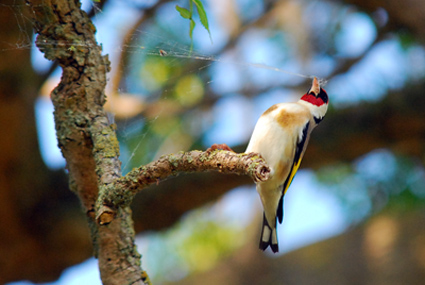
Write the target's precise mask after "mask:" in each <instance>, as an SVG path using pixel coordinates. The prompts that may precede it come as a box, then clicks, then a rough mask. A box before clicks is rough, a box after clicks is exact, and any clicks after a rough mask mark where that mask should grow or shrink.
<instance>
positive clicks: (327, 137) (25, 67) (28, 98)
mask: <svg viewBox="0 0 425 285" xmlns="http://www.w3.org/2000/svg"><path fill="white" fill-rule="evenodd" d="M17 3H18V5H20V4H19V2H15V1H10V4H11V5H12V6H13V5H16V4H17ZM348 3H353V4H355V5H358V6H357V7H361V8H362V9H364V10H366V11H368V12H374V11H376V9H377V8H378V7H384V8H385V9H386V10H387V11H388V13H389V15H390V24H391V25H390V27H388V30H390V29H392V28H397V29H405V30H406V31H410V32H412V33H413V34H414V35H415V36H417V37H418V39H421V38H423V35H425V33H424V32H423V30H424V27H425V25H423V24H422V23H421V19H423V17H422V16H421V15H423V13H424V12H423V11H424V8H423V1H412V2H409V3H411V4H405V3H404V2H403V9H399V8H397V7H395V6H394V4H396V3H398V2H397V1H395V0H392V1H348ZM2 4H4V5H8V4H7V2H2ZM22 5H23V3H22ZM389 5H392V7H395V8H390V7H389ZM12 6H11V7H12ZM3 7H4V6H2V8H3ZM411 9H413V11H411ZM0 11H1V12H2V17H0V19H1V21H2V23H3V24H2V25H1V27H3V28H2V29H0V31H1V35H0V36H1V39H2V41H1V42H0V45H1V44H4V43H7V44H10V43H12V44H13V43H17V42H18V40H17V37H19V36H21V35H22V30H19V29H22V28H24V29H26V28H28V26H25V25H20V26H19V27H18V26H17V25H13V24H12V23H14V22H15V19H14V17H15V14H14V13H12V12H11V9H0ZM409 11H411V12H409ZM403 14H404V15H405V16H406V15H407V16H408V17H409V19H407V20H406V19H405V17H404V16H403ZM413 15H416V16H413ZM414 31H416V32H414ZM27 32H28V33H30V31H29V30H28V31H27ZM13 37H16V38H13ZM74 47H77V45H74ZM3 48H7V51H4V50H3ZM70 48H71V47H70ZM72 49H73V48H71V50H72ZM71 50H70V51H71ZM29 52H30V50H29V49H20V48H18V46H13V47H12V48H10V47H9V46H7V47H3V46H2V52H1V53H0V57H1V60H0V69H1V75H2V76H0V81H1V84H0V86H1V90H2V91H1V94H0V100H1V104H0V108H1V109H0V116H1V118H2V122H4V123H2V124H1V127H0V128H1V130H2V133H3V134H6V135H5V136H3V139H2V140H0V146H1V147H0V156H1V159H0V165H1V169H0V175H1V178H0V197H1V199H0V203H1V204H0V221H1V224H2V227H1V229H0V239H1V240H2V241H4V242H2V243H1V244H0V252H1V253H2V254H1V255H0V283H4V282H7V281H13V280H17V279H30V280H34V281H40V282H42V281H47V280H53V279H54V278H57V276H58V275H59V274H60V272H61V271H62V270H63V269H64V268H66V267H68V266H70V265H72V264H76V263H79V262H81V261H82V260H83V259H85V258H87V257H89V256H90V255H91V246H90V243H89V242H88V238H87V234H88V233H87V229H86V227H87V226H86V221H85V219H84V217H83V216H81V215H79V213H78V211H79V205H78V201H77V199H75V197H74V196H73V195H72V194H70V192H69V191H68V190H67V189H65V185H64V183H63V182H64V179H63V177H64V175H63V172H61V171H58V172H55V173H53V172H49V171H48V170H47V169H46V168H45V166H44V164H43V163H42V161H41V158H40V155H39V151H38V147H37V140H36V132H35V122H34V117H33V103H34V99H35V97H36V95H37V89H38V86H39V82H36V83H35V84H34V80H36V76H35V74H34V73H33V71H32V69H31V66H30V61H29ZM420 90H423V86H416V87H415V88H412V89H409V90H406V91H405V92H403V94H395V97H394V96H392V97H391V96H390V98H392V99H389V100H387V101H386V102H387V103H386V105H384V106H379V104H367V105H366V106H365V107H364V106H357V107H353V108H349V109H346V110H339V111H337V112H335V113H332V114H329V116H327V118H326V120H325V121H324V122H323V123H322V124H321V126H320V127H318V128H317V129H316V130H315V132H314V134H313V137H312V141H311V142H310V145H309V148H308V150H307V154H306V156H305V158H304V161H303V163H302V165H303V167H312V168H317V167H320V166H321V165H324V164H330V163H335V162H340V161H343V162H350V161H352V160H353V159H356V158H357V157H358V156H361V155H362V154H364V153H367V152H368V151H371V150H373V149H374V148H376V147H379V148H382V147H384V148H389V149H392V150H394V151H396V152H398V153H404V152H406V153H408V154H411V155H415V156H419V157H421V159H422V160H423V159H424V155H423V145H424V144H423V137H424V134H425V127H424V126H423V122H424V119H423V116H421V113H420V112H418V111H417V110H415V111H414V112H413V114H414V116H413V117H412V118H411V117H410V114H409V111H408V110H409V109H410V108H411V107H412V106H413V107H414V108H415V107H416V109H418V108H419V107H420V106H424V101H423V99H422V98H421V97H420V96H417V95H418V94H417V93H419V91H420ZM411 94H412V96H411ZM397 98H398V99H397ZM400 101H401V104H399V103H400ZM400 106H402V107H400ZM388 110H391V111H388ZM360 118H361V119H360ZM373 120H376V122H375V121H373ZM5 122H7V123H5ZM403 122H408V124H404V123H403ZM393 123H394V124H393ZM362 125H367V126H369V128H368V130H367V131H363V130H362V128H361V126H362ZM373 126H375V128H373ZM406 126H407V127H408V128H406ZM339 129H342V130H344V131H345V134H347V135H348V136H349V137H351V138H352V139H345V138H344V137H342V136H339V135H338V132H337V131H336V130H339ZM350 130H353V132H352V133H351V132H350ZM356 134H357V135H359V136H356ZM23 136H24V139H22V138H23ZM353 138H354V139H353ZM331 146H332V147H331ZM241 151H243V147H242V148H241ZM246 184H252V180H250V179H249V178H247V177H245V176H234V175H228V176H226V175H220V174H216V173H196V174H190V175H179V176H178V177H176V178H173V179H169V180H166V181H164V182H161V183H160V184H159V185H158V186H157V185H151V186H150V187H148V188H147V189H145V190H144V191H143V192H142V193H140V194H139V195H137V196H136V198H135V201H134V204H135V207H134V212H133V215H134V218H135V228H136V231H137V232H138V231H143V230H150V229H157V230H158V229H163V228H167V227H169V226H171V225H172V224H173V223H174V222H176V221H177V220H178V219H179V217H180V216H181V215H182V214H183V213H185V212H186V211H187V210H190V209H193V208H195V207H198V206H200V205H203V204H205V203H206V202H208V201H213V200H214V199H217V198H218V197H219V196H220V195H222V194H223V193H225V192H227V191H228V190H230V189H233V188H234V187H237V186H239V185H246ZM199 189H202V190H203V191H199ZM28 197H31V199H28ZM165 197H166V198H167V199H164V198H165ZM182 197H191V199H190V200H187V199H186V200H185V199H182ZM165 200H167V201H168V202H167V207H162V208H163V209H166V210H165V211H158V209H159V208H160V207H161V206H163V203H164V201H165ZM174 201H175V203H173V202H174ZM158 205H159V206H158ZM153 216H155V218H156V219H155V220H154V219H153V218H152V217H153ZM58 252H60V254H58ZM22 264H25V266H22Z"/></svg>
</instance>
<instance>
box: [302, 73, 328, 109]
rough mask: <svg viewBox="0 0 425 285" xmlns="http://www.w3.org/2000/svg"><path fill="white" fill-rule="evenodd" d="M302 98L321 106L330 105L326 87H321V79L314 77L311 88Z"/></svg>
mask: <svg viewBox="0 0 425 285" xmlns="http://www.w3.org/2000/svg"><path fill="white" fill-rule="evenodd" d="M301 100H303V101H306V102H308V103H310V104H313V105H314V106H317V107H321V106H323V105H328V94H327V93H326V91H325V89H323V88H321V87H320V84H319V81H318V80H317V78H316V77H314V79H313V84H312V85H311V88H310V90H309V91H308V92H307V93H306V94H304V95H303V96H302V97H301Z"/></svg>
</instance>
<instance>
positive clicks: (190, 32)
mask: <svg viewBox="0 0 425 285" xmlns="http://www.w3.org/2000/svg"><path fill="white" fill-rule="evenodd" d="M195 25H196V23H195V21H194V20H193V19H190V29H189V37H190V50H189V55H191V54H192V50H193V38H192V36H193V29H195Z"/></svg>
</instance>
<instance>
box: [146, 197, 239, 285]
mask: <svg viewBox="0 0 425 285" xmlns="http://www.w3.org/2000/svg"><path fill="white" fill-rule="evenodd" d="M220 204H222V203H218V204H216V205H207V206H204V207H202V208H200V209H197V210H194V211H192V212H190V213H188V214H187V215H186V216H185V217H184V218H183V219H182V221H181V222H180V223H179V224H178V225H176V226H175V227H173V228H172V229H170V230H167V231H165V232H163V233H159V234H154V235H153V236H150V235H148V236H147V237H146V238H148V240H149V242H148V248H147V249H146V256H145V258H146V263H147V264H149V266H152V269H151V270H150V275H151V278H153V279H154V280H155V281H156V282H158V283H161V282H162V281H166V280H175V279H180V278H182V277H184V276H185V275H186V274H189V273H192V272H198V271H205V270H208V269H211V268H212V267H214V266H215V265H216V263H217V262H218V261H220V259H222V258H224V257H226V256H228V255H229V254H230V253H232V252H234V251H235V250H236V249H238V248H239V247H241V246H242V245H243V244H244V243H245V242H246V239H247V236H246V234H244V232H246V227H245V226H246V225H245V223H240V222H238V221H235V220H234V219H233V220H232V219H229V218H228V217H227V216H226V213H225V211H223V209H222V207H221V206H220Z"/></svg>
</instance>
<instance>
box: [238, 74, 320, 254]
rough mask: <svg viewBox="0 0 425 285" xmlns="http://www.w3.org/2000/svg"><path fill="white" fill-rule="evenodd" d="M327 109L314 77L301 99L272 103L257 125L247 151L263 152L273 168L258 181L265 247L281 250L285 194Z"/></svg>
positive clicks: (261, 244) (261, 239) (274, 250)
mask: <svg viewBox="0 0 425 285" xmlns="http://www.w3.org/2000/svg"><path fill="white" fill-rule="evenodd" d="M327 109H328V95H327V94H326V91H325V90H324V89H322V88H321V87H320V84H319V82H318V80H317V78H316V77H314V79H313V84H312V86H311V88H310V90H309V91H308V92H307V93H306V94H304V95H303V96H302V97H301V99H300V100H299V101H298V102H296V103H279V104H276V105H273V106H271V107H270V108H269V109H268V110H267V111H265V112H264V113H263V114H262V115H261V117H260V118H259V119H258V122H257V124H256V125H255V128H254V132H253V133H252V136H251V139H250V141H249V144H248V147H247V149H246V153H249V152H255V153H259V154H261V156H262V157H263V158H264V159H265V161H266V162H267V164H268V165H269V166H270V169H271V172H270V176H269V179H268V180H267V181H265V182H258V183H257V192H258V194H259V195H260V198H261V203H262V204H263V209H264V215H263V227H262V231H261V238H260V249H261V250H266V249H267V247H268V246H270V248H271V250H272V251H273V252H274V253H276V252H278V251H279V246H278V241H277V234H276V225H277V220H279V223H280V224H281V223H282V220H283V197H284V196H285V193H286V191H287V190H288V188H289V185H291V182H292V179H294V176H295V173H296V172H297V170H298V168H299V166H300V163H301V160H302V158H303V156H304V153H305V150H306V148H307V144H308V141H309V139H310V134H311V131H312V130H313V129H314V128H315V127H316V126H317V125H318V124H319V123H320V122H321V121H322V120H323V118H324V116H325V114H326V111H327Z"/></svg>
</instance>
